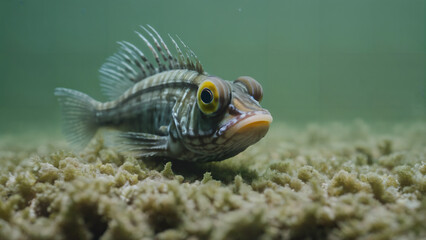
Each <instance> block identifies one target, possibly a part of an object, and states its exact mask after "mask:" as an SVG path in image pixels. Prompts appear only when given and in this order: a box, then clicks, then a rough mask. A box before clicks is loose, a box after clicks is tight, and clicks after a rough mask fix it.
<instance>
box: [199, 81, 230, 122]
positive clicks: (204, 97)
mask: <svg viewBox="0 0 426 240" xmlns="http://www.w3.org/2000/svg"><path fill="white" fill-rule="evenodd" d="M229 95H230V89H229V86H228V85H227V84H226V83H224V81H223V80H221V79H218V78H213V77H212V78H209V79H207V80H205V81H204V82H202V83H201V84H200V86H199V87H198V92H197V103H198V107H199V108H200V110H201V111H202V112H203V113H204V114H206V115H212V114H214V113H216V112H218V111H219V110H220V109H221V107H222V106H224V105H226V104H227V103H229V99H230V96H229Z"/></svg>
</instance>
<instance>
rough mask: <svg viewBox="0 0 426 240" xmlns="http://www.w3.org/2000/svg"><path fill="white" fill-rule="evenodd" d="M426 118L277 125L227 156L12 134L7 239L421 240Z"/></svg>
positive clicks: (2, 183) (2, 208)
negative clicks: (162, 155)
mask: <svg viewBox="0 0 426 240" xmlns="http://www.w3.org/2000/svg"><path fill="white" fill-rule="evenodd" d="M425 146H426V125H425V124H424V123H419V124H409V125H406V126H403V125H401V126H396V127H394V130H392V131H388V132H386V134H380V133H374V132H373V131H371V129H370V127H369V126H368V125H367V124H365V123H363V122H360V121H357V122H355V123H352V124H350V125H342V124H330V125H318V124H316V125H310V126H309V127H307V128H305V129H300V130H296V129H294V128H290V127H287V126H285V125H279V124H274V126H273V129H272V131H271V134H270V135H268V136H267V137H266V138H265V139H264V140H262V141H261V142H260V143H259V144H256V145H254V146H252V147H251V148H249V149H248V150H247V151H245V152H243V153H241V154H240V155H238V156H236V157H234V158H232V159H229V160H226V161H223V162H218V163H208V164H194V163H179V162H173V163H170V162H152V161H151V162H143V161H139V160H136V159H134V158H128V157H125V156H122V155H120V154H118V153H117V152H115V151H114V150H112V149H107V148H105V147H104V146H103V143H102V141H101V140H100V139H98V140H96V141H93V142H92V143H91V145H90V146H89V147H88V148H87V149H86V150H84V151H83V152H82V153H79V154H75V153H71V152H69V151H68V150H64V149H66V147H64V144H62V143H53V141H52V142H51V143H43V144H41V145H40V146H33V147H26V146H25V147H24V146H20V145H19V144H15V145H14V147H11V144H10V142H8V143H5V141H0V163H1V166H2V167H1V170H0V198H1V201H0V239H300V238H302V239H303V238H308V239H318V238H319V239H360V238H363V239H390V238H398V239H420V238H424V237H426V230H425V229H426V225H425V222H426V204H425V203H426V200H425V198H424V196H425V193H426V176H425V175H426V148H425Z"/></svg>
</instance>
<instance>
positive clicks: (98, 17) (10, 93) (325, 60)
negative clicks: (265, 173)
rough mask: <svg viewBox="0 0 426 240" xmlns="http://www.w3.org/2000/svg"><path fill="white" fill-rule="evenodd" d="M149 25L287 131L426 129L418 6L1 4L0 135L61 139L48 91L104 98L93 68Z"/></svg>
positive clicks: (422, 22) (422, 10)
mask: <svg viewBox="0 0 426 240" xmlns="http://www.w3.org/2000/svg"><path fill="white" fill-rule="evenodd" d="M141 24H151V25H152V26H154V27H155V28H156V29H157V30H158V31H159V32H160V33H162V34H163V36H165V35H166V33H173V34H178V35H179V36H180V37H181V38H182V39H183V40H184V41H185V42H186V43H187V44H189V45H190V46H191V48H192V49H193V50H194V51H195V52H196V54H197V55H198V57H199V58H200V60H201V61H202V63H203V65H204V66H205V69H206V70H207V71H208V72H209V73H210V74H213V75H217V76H220V77H223V78H225V79H229V80H233V79H235V78H236V77H238V76H240V75H251V76H253V77H255V78H256V79H257V80H258V81H259V82H261V83H262V84H263V87H264V92H265V95H264V101H263V105H264V106H265V107H266V108H268V109H269V110H270V111H271V112H272V114H273V116H274V118H275V120H278V121H287V122H293V123H294V122H300V123H304V122H319V121H322V122H324V121H346V120H352V119H356V118H362V119H365V120H367V121H394V122H398V121H411V120H420V121H424V120H425V119H426V96H425V88H426V67H425V66H426V1H404V0H401V1H395V0H391V1H371V0H366V1H120V2H119V1H90V2H89V1H72V2H71V1H69V2H66V3H65V2H62V1H61V2H59V1H54V0H50V1H7V0H5V1H1V2H0V55H1V56H0V73H1V79H0V114H1V118H0V132H6V133H14V132H18V131H26V130H28V129H39V128H40V129H41V128H50V129H52V128H53V129H59V119H60V116H59V108H58V105H57V103H56V100H55V98H54V96H53V89H54V88H55V87H58V86H61V87H67V88H74V89H78V90H81V91H83V92H86V93H88V94H90V95H92V96H94V97H96V98H98V99H102V96H101V94H100V90H99V87H98V86H99V84H98V68H99V67H100V66H101V65H102V63H103V62H104V60H105V59H106V58H107V57H108V56H110V55H112V54H113V53H114V52H115V51H116V49H117V44H116V41H119V40H128V41H131V42H134V43H137V44H138V46H142V42H141V40H140V39H138V38H137V36H136V35H135V34H134V32H133V31H134V30H137V29H138V26H139V25H141Z"/></svg>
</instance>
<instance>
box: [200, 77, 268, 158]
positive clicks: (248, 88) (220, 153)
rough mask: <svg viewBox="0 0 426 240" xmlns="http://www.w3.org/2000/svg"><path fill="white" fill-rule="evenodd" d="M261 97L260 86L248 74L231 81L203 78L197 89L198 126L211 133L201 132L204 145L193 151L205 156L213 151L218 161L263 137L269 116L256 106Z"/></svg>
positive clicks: (258, 104)
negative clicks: (200, 152)
mask: <svg viewBox="0 0 426 240" xmlns="http://www.w3.org/2000/svg"><path fill="white" fill-rule="evenodd" d="M262 97H263V90H262V86H261V85H260V84H259V83H258V82H257V81H256V80H254V79H253V78H251V77H248V76H243V77H239V78H237V79H236V80H235V81H233V82H230V81H225V80H222V79H220V78H217V77H209V78H207V79H206V80H204V81H203V82H202V83H201V84H200V85H199V88H198V91H197V107H198V109H199V110H200V111H199V112H200V117H199V119H198V120H199V123H200V124H199V128H200V129H203V130H204V131H206V132H207V131H208V130H211V134H210V135H205V137H204V138H205V139H202V141H201V142H203V143H204V145H203V146H202V148H200V147H197V150H198V151H202V152H203V154H206V155H211V156H215V154H216V156H217V158H219V159H217V160H221V159H224V158H228V157H232V156H234V155H236V154H238V153H240V152H242V151H244V150H245V149H246V148H247V147H249V146H250V145H252V144H254V143H256V142H258V141H259V140H260V139H261V138H263V137H264V136H265V135H266V133H267V132H268V129H269V125H270V124H271V122H272V116H271V114H270V113H269V111H268V110H266V109H264V108H262V107H261V106H260V101H261V100H262ZM215 160H216V159H215Z"/></svg>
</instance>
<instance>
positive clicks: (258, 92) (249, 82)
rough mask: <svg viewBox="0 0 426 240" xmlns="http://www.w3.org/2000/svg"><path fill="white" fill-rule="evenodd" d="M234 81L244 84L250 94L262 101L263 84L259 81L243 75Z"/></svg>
mask: <svg viewBox="0 0 426 240" xmlns="http://www.w3.org/2000/svg"><path fill="white" fill-rule="evenodd" d="M234 83H240V84H242V85H243V86H244V87H245V88H246V89H247V92H248V94H249V95H250V96H252V97H253V98H254V99H255V100H256V101H258V102H260V101H262V98H263V89H262V85H260V83H259V82H257V81H256V80H255V79H254V78H252V77H249V76H241V77H239V78H237V80H235V81H234Z"/></svg>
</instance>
